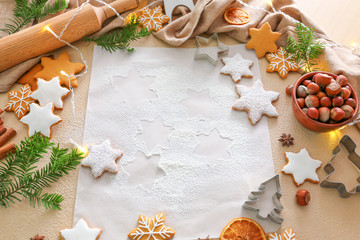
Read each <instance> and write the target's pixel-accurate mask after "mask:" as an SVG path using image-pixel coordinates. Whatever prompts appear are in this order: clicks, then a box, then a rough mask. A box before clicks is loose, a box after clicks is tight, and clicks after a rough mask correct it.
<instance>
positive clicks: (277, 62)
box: [266, 47, 300, 79]
mask: <svg viewBox="0 0 360 240" xmlns="http://www.w3.org/2000/svg"><path fill="white" fill-rule="evenodd" d="M266 59H267V60H269V62H270V64H269V66H268V67H267V68H266V71H267V72H275V71H277V72H278V73H279V75H280V77H281V78H282V79H285V78H286V77H287V75H288V74H289V72H290V71H294V72H297V71H299V69H300V67H299V65H297V64H296V62H295V61H294V60H292V55H291V54H287V52H286V50H285V49H284V48H283V47H280V48H279V49H278V51H277V52H276V53H268V54H266Z"/></svg>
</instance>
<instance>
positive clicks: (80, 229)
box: [60, 218, 102, 240]
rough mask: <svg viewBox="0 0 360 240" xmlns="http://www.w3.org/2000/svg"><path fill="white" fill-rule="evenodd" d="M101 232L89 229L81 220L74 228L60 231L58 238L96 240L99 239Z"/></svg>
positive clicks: (98, 229) (97, 229) (96, 229)
mask: <svg viewBox="0 0 360 240" xmlns="http://www.w3.org/2000/svg"><path fill="white" fill-rule="evenodd" d="M101 232H102V230H101V229H100V228H89V226H88V224H87V222H86V221H85V220H84V219H83V218H81V219H80V220H79V221H78V222H77V223H76V225H75V227H73V228H70V229H64V230H61V231H60V236H61V237H62V239H64V240H82V239H84V240H96V239H98V238H99V237H100V234H101Z"/></svg>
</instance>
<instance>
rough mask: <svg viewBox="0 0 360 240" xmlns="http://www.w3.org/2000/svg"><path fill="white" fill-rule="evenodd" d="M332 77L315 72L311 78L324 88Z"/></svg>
mask: <svg viewBox="0 0 360 240" xmlns="http://www.w3.org/2000/svg"><path fill="white" fill-rule="evenodd" d="M333 79H334V78H333V77H332V76H329V75H327V74H323V73H317V74H315V75H314V77H313V80H314V82H315V83H316V84H317V85H319V86H320V87H321V88H325V87H326V86H327V85H329V84H330V83H331V80H333Z"/></svg>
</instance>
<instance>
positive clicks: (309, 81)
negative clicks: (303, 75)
mask: <svg viewBox="0 0 360 240" xmlns="http://www.w3.org/2000/svg"><path fill="white" fill-rule="evenodd" d="M310 83H312V81H311V80H309V79H306V80H304V81H303V82H302V84H303V85H304V86H306V87H307V85H309V84H310Z"/></svg>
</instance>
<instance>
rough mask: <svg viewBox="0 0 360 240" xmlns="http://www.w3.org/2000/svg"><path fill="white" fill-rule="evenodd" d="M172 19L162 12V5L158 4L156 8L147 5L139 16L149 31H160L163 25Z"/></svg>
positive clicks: (141, 22)
mask: <svg viewBox="0 0 360 240" xmlns="http://www.w3.org/2000/svg"><path fill="white" fill-rule="evenodd" d="M168 21H170V18H169V17H168V16H166V15H164V14H162V7H161V6H158V7H156V8H154V9H150V8H148V7H145V8H144V9H143V10H142V14H141V16H140V17H139V23H140V24H141V25H142V26H144V27H145V28H146V29H147V30H148V31H152V30H154V31H159V30H160V29H162V27H163V26H162V25H163V24H164V23H167V22H168Z"/></svg>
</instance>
